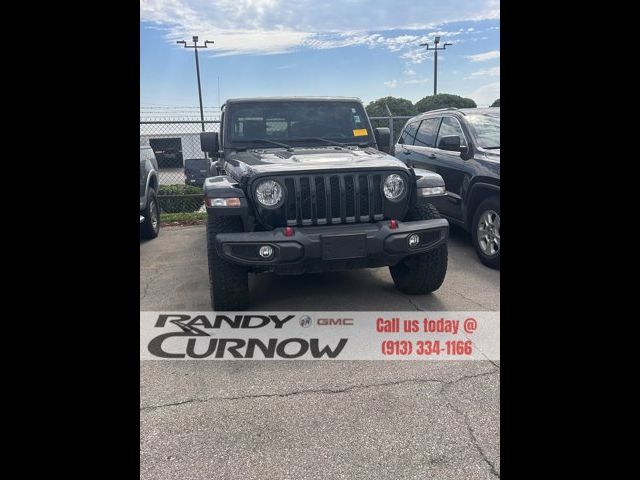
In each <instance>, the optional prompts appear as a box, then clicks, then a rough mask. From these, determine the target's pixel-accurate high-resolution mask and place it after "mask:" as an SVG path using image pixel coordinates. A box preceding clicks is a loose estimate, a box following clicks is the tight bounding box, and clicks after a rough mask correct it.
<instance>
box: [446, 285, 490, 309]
mask: <svg viewBox="0 0 640 480" xmlns="http://www.w3.org/2000/svg"><path fill="white" fill-rule="evenodd" d="M454 291H455V292H456V293H457V294H458V295H460V296H461V297H462V298H464V299H465V300H469V301H470V302H472V303H475V304H476V305H478V306H480V307H482V308H486V309H487V310H493V308H492V307H490V306H488V305H484V304H482V303H480V302H478V301H477V300H474V299H473V298H471V297H467V296H466V295H465V294H464V293H462V292H459V291H457V290H454Z"/></svg>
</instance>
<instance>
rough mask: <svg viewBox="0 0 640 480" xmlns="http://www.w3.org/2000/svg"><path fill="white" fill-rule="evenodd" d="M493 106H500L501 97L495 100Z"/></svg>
mask: <svg viewBox="0 0 640 480" xmlns="http://www.w3.org/2000/svg"><path fill="white" fill-rule="evenodd" d="M491 106H492V107H499V106H500V99H497V100H496V101H495V102H493V103H492V104H491Z"/></svg>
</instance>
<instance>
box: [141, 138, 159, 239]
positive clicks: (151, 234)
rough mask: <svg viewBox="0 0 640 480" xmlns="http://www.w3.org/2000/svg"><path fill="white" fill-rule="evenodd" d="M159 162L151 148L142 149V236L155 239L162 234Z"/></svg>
mask: <svg viewBox="0 0 640 480" xmlns="http://www.w3.org/2000/svg"><path fill="white" fill-rule="evenodd" d="M157 191H158V162H157V160H156V156H155V155H154V153H153V149H152V148H151V147H144V146H141V147H140V236H141V237H143V238H155V237H157V236H158V233H159V232H160V206H159V205H158V197H157Z"/></svg>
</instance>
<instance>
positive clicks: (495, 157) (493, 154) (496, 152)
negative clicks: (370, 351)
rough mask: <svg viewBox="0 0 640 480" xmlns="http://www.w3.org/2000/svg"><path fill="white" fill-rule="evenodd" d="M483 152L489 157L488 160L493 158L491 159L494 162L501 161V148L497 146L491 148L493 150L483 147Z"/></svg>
mask: <svg viewBox="0 0 640 480" xmlns="http://www.w3.org/2000/svg"><path fill="white" fill-rule="evenodd" d="M482 153H483V154H484V156H485V157H487V160H491V161H494V162H499V161H500V149H499V148H495V149H491V150H485V149H482Z"/></svg>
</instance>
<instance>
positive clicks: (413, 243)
mask: <svg viewBox="0 0 640 480" xmlns="http://www.w3.org/2000/svg"><path fill="white" fill-rule="evenodd" d="M418 245H420V235H418V234H416V233H414V234H413V235H411V236H410V237H409V246H410V247H417V246H418Z"/></svg>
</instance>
